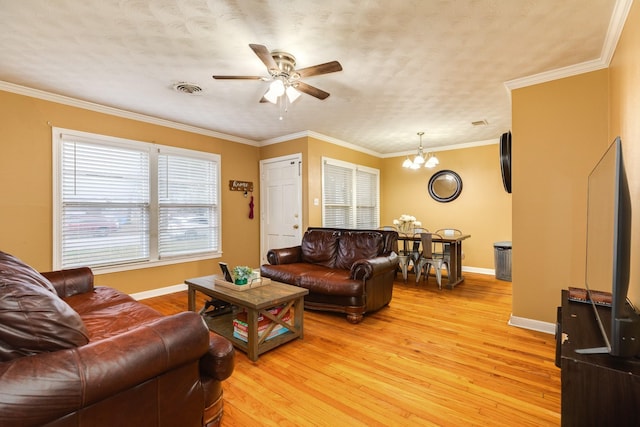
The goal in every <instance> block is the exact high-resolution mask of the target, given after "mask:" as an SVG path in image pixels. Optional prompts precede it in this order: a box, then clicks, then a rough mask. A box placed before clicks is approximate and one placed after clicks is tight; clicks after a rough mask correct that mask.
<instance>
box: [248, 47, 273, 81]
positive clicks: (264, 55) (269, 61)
mask: <svg viewBox="0 0 640 427" xmlns="http://www.w3.org/2000/svg"><path fill="white" fill-rule="evenodd" d="M249 47H250V48H251V49H253V52H254V53H255V54H256V55H258V58H260V60H261V61H262V62H263V63H264V65H266V66H267V70H269V74H272V73H273V72H276V73H277V72H279V71H280V69H279V68H278V64H276V61H274V59H273V57H272V56H271V52H269V49H267V47H266V46H263V45H261V44H250V45H249Z"/></svg>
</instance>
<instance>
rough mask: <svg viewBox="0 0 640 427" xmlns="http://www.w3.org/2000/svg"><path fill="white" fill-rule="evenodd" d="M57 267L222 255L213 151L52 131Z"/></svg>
mask: <svg viewBox="0 0 640 427" xmlns="http://www.w3.org/2000/svg"><path fill="white" fill-rule="evenodd" d="M53 139H54V161H55V166H54V182H55V185H54V236H55V237H54V246H55V247H54V267H55V268H72V267H78V266H90V267H93V268H96V267H108V268H112V269H113V268H116V269H122V267H124V266H125V265H127V266H132V267H135V266H139V265H140V264H146V265H149V264H151V263H168V262H176V261H177V260H179V261H184V260H185V259H188V260H193V259H199V258H210V257H211V256H216V255H219V253H220V206H219V187H220V179H219V163H220V157H219V156H218V155H215V154H210V153H203V152H196V151H191V150H184V149H178V148H173V147H166V146H160V145H155V144H149V143H143V142H137V141H129V140H122V139H117V138H110V137H105V136H101V135H94V134H87V133H84V132H76V131H70V130H65V129H54V138H53Z"/></svg>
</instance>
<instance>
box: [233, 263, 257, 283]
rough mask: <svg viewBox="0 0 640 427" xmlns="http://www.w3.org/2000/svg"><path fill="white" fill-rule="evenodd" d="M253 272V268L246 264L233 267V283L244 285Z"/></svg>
mask: <svg viewBox="0 0 640 427" xmlns="http://www.w3.org/2000/svg"><path fill="white" fill-rule="evenodd" d="M252 274H253V269H252V268H251V267H247V266H246V265H238V266H236V267H233V283H235V284H236V285H246V284H247V282H248V281H249V278H250V277H251V275H252Z"/></svg>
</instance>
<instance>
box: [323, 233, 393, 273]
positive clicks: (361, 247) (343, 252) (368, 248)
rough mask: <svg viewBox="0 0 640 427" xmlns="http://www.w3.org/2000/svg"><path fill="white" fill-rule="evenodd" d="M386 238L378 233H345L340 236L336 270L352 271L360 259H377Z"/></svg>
mask: <svg viewBox="0 0 640 427" xmlns="http://www.w3.org/2000/svg"><path fill="white" fill-rule="evenodd" d="M383 247H384V238H383V236H382V234H381V233H378V232H376V231H345V232H343V233H342V235H341V236H340V242H339V244H338V256H337V259H336V264H335V266H336V268H342V269H345V270H349V269H351V266H352V265H353V263H354V262H356V261H358V260H360V259H370V258H375V257H377V256H378V255H380V253H381V252H382V249H383Z"/></svg>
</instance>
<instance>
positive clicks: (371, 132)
mask: <svg viewBox="0 0 640 427" xmlns="http://www.w3.org/2000/svg"><path fill="white" fill-rule="evenodd" d="M623 3H624V1H623ZM615 6H616V0H562V1H558V0H396V1H393V2H390V1H388V0H384V1H383V0H367V1H364V0H324V1H315V0H268V1H263V0H208V1H205V0H119V1H115V0H56V1H51V0H21V1H16V0H0V81H4V82H8V83H13V84H16V85H20V86H25V87H28V88H33V89H39V90H43V91H46V92H51V93H54V94H60V95H65V96H68V97H72V98H76V99H79V100H84V101H90V102H93V103H97V104H101V105H105V106H110V107H115V108H118V109H122V110H126V111H131V112H135V113H141V114H145V115H148V116H152V117H157V118H161V119H167V120H171V121H175V122H178V123H182V124H187V125H192V126H197V127H200V128H203V129H207V130H212V131H216V132H220V133H224V134H229V135H234V136H238V137H241V138H246V139H249V140H252V141H256V142H260V141H265V140H269V139H273V138H278V137H282V136H285V135H290V134H295V133H299V132H302V131H312V132H316V133H319V134H323V135H326V136H329V137H332V138H335V139H338V140H341V141H344V142H347V143H351V144H354V145H357V146H361V147H363V148H366V149H369V150H372V151H374V152H376V153H379V154H381V155H388V154H389V153H401V152H403V151H406V150H415V148H416V147H417V143H418V136H417V135H416V133H417V132H419V131H424V132H425V135H424V137H423V143H424V145H425V146H426V147H427V148H429V147H434V148H437V147H440V148H443V147H449V146H452V145H456V144H467V143H474V142H478V141H486V140H492V139H496V138H498V137H499V136H500V134H501V133H503V132H505V131H507V130H509V129H510V127H511V104H510V97H509V91H508V90H507V89H506V87H505V85H504V83H505V82H506V81H511V80H514V79H521V78H525V77H527V76H532V75H535V74H538V73H544V72H549V71H552V70H556V69H560V68H563V67H570V66H574V65H576V64H580V63H584V62H588V61H597V60H599V59H600V58H601V55H602V52H603V48H604V46H605V44H606V37H607V34H608V31H610V28H609V27H610V21H611V19H612V16H613V15H615V13H614V11H615V9H614V8H615ZM250 43H256V44H263V45H265V46H267V47H268V48H269V49H279V50H284V51H286V52H290V53H291V54H293V55H294V56H295V57H296V59H297V67H298V68H304V67H308V66H312V65H316V64H319V63H324V62H328V61H332V60H337V61H339V62H340V63H341V64H342V67H343V71H341V72H337V73H332V74H326V75H321V76H314V77H309V78H307V79H305V80H304V81H305V82H307V83H309V84H312V85H314V86H316V87H318V88H320V89H323V90H325V91H327V92H330V93H331V96H330V97H329V98H327V99H326V100H324V101H320V100H318V99H315V98H313V97H310V96H308V95H303V96H302V97H301V98H300V99H299V100H298V101H296V102H295V103H294V104H293V106H292V107H291V108H290V109H289V111H288V112H287V113H286V114H285V115H284V119H283V120H279V119H278V118H279V115H280V113H279V110H278V108H277V107H276V106H274V105H272V104H268V103H267V104H265V103H263V104H260V103H259V102H258V101H259V100H260V98H261V97H262V95H263V94H264V92H265V91H266V89H267V85H268V83H266V82H263V81H258V80H240V81H238V80H213V79H212V78H211V76H212V75H213V74H225V75H226V74H237V75H260V76H262V75H264V76H267V75H268V73H267V70H266V68H265V66H264V64H262V62H261V61H260V60H259V59H258V57H257V56H256V55H255V54H254V53H253V51H252V50H251V49H250V48H249V46H248V45H249V44H250ZM178 82H188V83H193V84H196V85H199V86H201V87H202V89H203V91H202V92H200V93H199V94H197V95H188V94H185V93H180V92H177V91H175V90H174V89H173V85H174V84H175V83H178ZM478 120H486V121H487V122H488V125H487V126H472V125H471V122H473V121H478Z"/></svg>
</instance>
